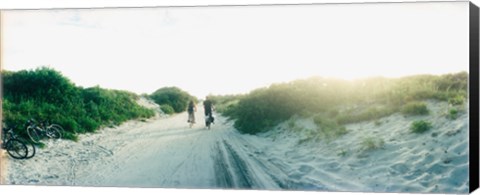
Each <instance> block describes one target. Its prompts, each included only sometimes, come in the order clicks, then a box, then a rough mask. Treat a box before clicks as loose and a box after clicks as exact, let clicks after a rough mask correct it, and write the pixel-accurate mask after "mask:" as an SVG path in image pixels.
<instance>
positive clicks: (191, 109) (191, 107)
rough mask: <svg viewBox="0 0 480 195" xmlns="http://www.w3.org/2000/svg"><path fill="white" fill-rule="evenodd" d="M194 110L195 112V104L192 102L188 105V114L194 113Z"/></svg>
mask: <svg viewBox="0 0 480 195" xmlns="http://www.w3.org/2000/svg"><path fill="white" fill-rule="evenodd" d="M194 110H195V104H194V103H193V102H190V103H189V104H188V109H187V111H188V113H193V111H194Z"/></svg>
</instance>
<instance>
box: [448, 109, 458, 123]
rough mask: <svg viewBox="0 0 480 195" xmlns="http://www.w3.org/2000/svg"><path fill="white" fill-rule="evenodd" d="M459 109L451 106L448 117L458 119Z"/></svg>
mask: <svg viewBox="0 0 480 195" xmlns="http://www.w3.org/2000/svg"><path fill="white" fill-rule="evenodd" d="M458 113H459V112H458V110H457V109H456V108H451V109H450V110H449V111H448V114H447V118H449V119H452V120H454V119H457V117H458Z"/></svg>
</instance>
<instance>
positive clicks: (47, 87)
mask: <svg viewBox="0 0 480 195" xmlns="http://www.w3.org/2000/svg"><path fill="white" fill-rule="evenodd" d="M2 77H3V78H2V79H3V101H2V111H3V118H2V122H3V123H4V124H5V125H7V126H8V127H16V129H15V130H16V131H17V132H18V133H19V134H20V135H21V136H26V132H25V128H26V127H25V126H24V124H25V122H26V121H27V120H28V119H36V120H37V121H39V120H49V121H51V122H53V123H57V124H60V125H61V126H63V128H64V130H65V132H62V133H63V136H62V137H63V138H65V139H71V140H77V139H78V137H77V134H78V133H85V132H94V131H96V130H98V129H99V128H101V127H104V126H112V125H119V124H120V123H122V122H125V121H127V120H131V119H140V118H149V117H152V116H154V112H153V111H152V110H149V109H146V108H144V107H142V106H140V105H138V104H137V103H136V100H137V99H138V98H139V96H138V95H136V94H134V93H131V92H128V91H122V90H112V89H103V88H100V87H98V86H96V87H90V88H83V87H79V86H76V85H75V84H74V83H73V82H72V81H70V80H69V79H68V78H66V77H65V76H63V75H62V74H61V73H60V72H58V71H56V70H54V69H51V68H47V67H41V68H37V69H35V70H21V71H17V72H12V71H6V70H4V71H2Z"/></svg>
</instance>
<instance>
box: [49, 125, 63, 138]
mask: <svg viewBox="0 0 480 195" xmlns="http://www.w3.org/2000/svg"><path fill="white" fill-rule="evenodd" d="M62 130H63V128H61V127H60V126H59V125H55V126H54V125H50V126H48V127H47V130H46V134H47V137H48V138H53V139H60V138H61V137H62Z"/></svg>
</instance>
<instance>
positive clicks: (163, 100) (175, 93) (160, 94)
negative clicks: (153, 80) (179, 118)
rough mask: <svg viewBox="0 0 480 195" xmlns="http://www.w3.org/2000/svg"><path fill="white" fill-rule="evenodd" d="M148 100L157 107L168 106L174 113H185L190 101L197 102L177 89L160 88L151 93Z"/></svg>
mask: <svg viewBox="0 0 480 195" xmlns="http://www.w3.org/2000/svg"><path fill="white" fill-rule="evenodd" d="M150 98H151V99H152V100H153V101H155V103H157V104H158V105H169V106H170V107H171V108H173V111H174V112H176V113H180V112H183V111H185V110H186V109H187V105H188V103H189V102H190V100H194V101H195V102H197V101H198V100H197V98H195V97H193V96H192V95H190V94H188V93H187V92H185V91H183V90H181V89H180V88H178V87H164V88H160V89H158V90H157V91H155V92H154V93H152V94H151V95H150Z"/></svg>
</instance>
